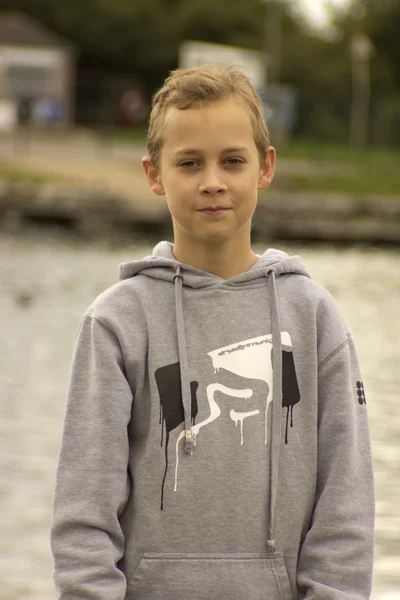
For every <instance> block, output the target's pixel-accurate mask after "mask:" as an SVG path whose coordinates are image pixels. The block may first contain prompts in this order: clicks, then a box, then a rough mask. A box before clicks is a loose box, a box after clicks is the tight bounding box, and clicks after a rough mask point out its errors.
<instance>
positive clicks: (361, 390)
mask: <svg viewBox="0 0 400 600" xmlns="http://www.w3.org/2000/svg"><path fill="white" fill-rule="evenodd" d="M356 386H357V397H358V403H359V404H367V400H366V398H365V391H364V384H363V382H362V381H357V383H356Z"/></svg>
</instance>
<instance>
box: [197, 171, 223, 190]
mask: <svg viewBox="0 0 400 600" xmlns="http://www.w3.org/2000/svg"><path fill="white" fill-rule="evenodd" d="M199 189H200V192H201V193H202V194H211V195H212V196H215V195H216V194H220V193H221V192H225V191H226V184H225V183H224V182H223V181H222V179H221V176H220V173H219V172H218V170H217V169H205V170H204V171H203V177H202V180H201V183H200V187H199Z"/></svg>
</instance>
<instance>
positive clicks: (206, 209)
mask: <svg viewBox="0 0 400 600" xmlns="http://www.w3.org/2000/svg"><path fill="white" fill-rule="evenodd" d="M199 210H200V212H219V211H221V210H230V206H206V207H204V208H200V209H199Z"/></svg>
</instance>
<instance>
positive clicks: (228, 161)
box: [225, 158, 244, 167]
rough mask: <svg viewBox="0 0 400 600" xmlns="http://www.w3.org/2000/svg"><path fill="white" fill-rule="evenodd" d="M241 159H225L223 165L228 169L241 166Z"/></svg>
mask: <svg viewBox="0 0 400 600" xmlns="http://www.w3.org/2000/svg"><path fill="white" fill-rule="evenodd" d="M243 162H244V161H243V159H242V158H227V159H226V160H225V164H226V165H227V166H228V167H236V166H237V165H242V164H243Z"/></svg>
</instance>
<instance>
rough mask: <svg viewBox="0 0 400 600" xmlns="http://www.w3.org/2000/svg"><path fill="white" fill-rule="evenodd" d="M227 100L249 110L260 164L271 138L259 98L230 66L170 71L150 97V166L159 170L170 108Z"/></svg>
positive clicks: (209, 66)
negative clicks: (235, 101) (151, 98)
mask: <svg viewBox="0 0 400 600" xmlns="http://www.w3.org/2000/svg"><path fill="white" fill-rule="evenodd" d="M229 97H233V98H235V99H236V100H238V101H239V102H241V103H242V104H243V106H244V107H245V108H246V110H247V111H248V113H249V115H250V119H251V123H252V126H253V133H254V141H255V144H256V146H257V150H258V153H259V156H260V162H263V161H264V160H265V157H266V150H267V148H268V146H269V145H270V137H269V132H268V126H267V123H266V121H265V117H264V110H263V105H262V102H261V99H260V97H259V95H258V94H257V92H256V90H255V88H254V87H253V85H252V84H251V82H250V80H249V79H248V77H247V76H246V75H245V74H244V73H242V72H241V71H238V70H236V69H234V68H233V67H230V66H222V65H202V66H199V67H194V68H192V69H176V70H175V71H172V72H171V73H170V75H169V77H167V79H166V80H165V82H164V84H163V86H162V87H161V88H160V89H159V90H158V92H156V94H155V95H154V97H153V100H152V107H151V112H150V120H149V127H148V132H147V149H148V153H149V156H150V160H151V162H152V164H153V166H154V167H155V168H156V169H158V168H159V162H160V155H161V148H162V144H163V133H164V125H165V116H166V113H167V110H168V109H169V108H170V107H171V106H175V107H177V108H179V109H180V110H185V109H186V108H192V107H193V106H196V105H201V104H202V103H203V102H218V101H219V100H225V99H227V98H229Z"/></svg>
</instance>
